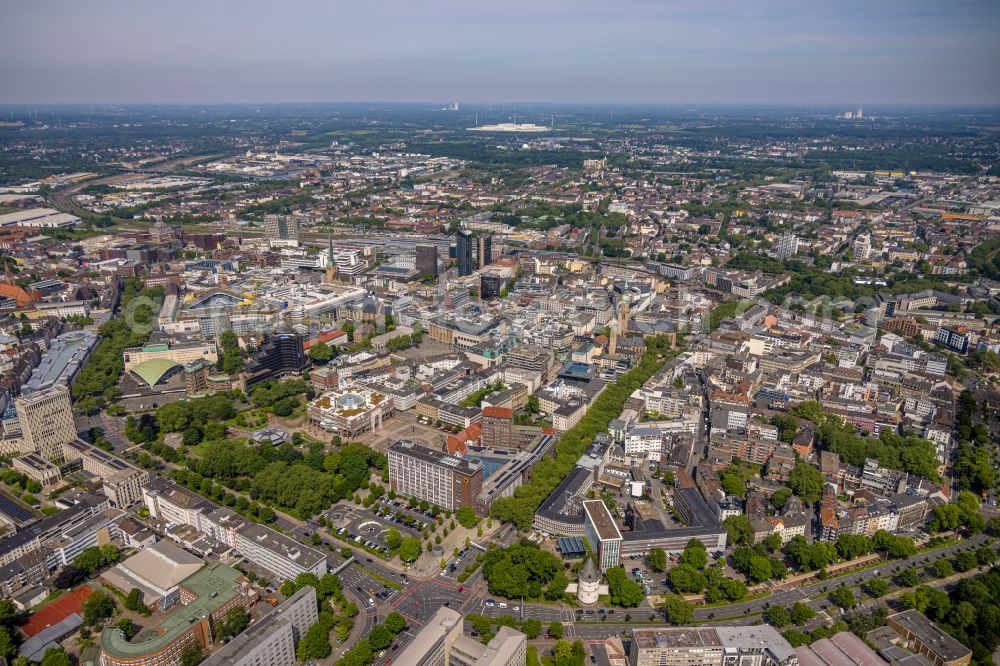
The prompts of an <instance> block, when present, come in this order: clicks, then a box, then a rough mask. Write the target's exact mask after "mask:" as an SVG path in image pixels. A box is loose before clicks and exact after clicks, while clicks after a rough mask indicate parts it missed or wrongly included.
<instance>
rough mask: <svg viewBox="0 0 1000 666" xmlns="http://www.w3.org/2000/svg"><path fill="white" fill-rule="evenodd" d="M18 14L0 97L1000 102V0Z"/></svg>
mask: <svg viewBox="0 0 1000 666" xmlns="http://www.w3.org/2000/svg"><path fill="white" fill-rule="evenodd" d="M7 18H8V20H7V21H5V27H4V28H0V35H2V36H3V39H2V40H0V55H2V57H3V59H4V61H6V62H8V63H17V66H16V67H10V68H8V71H7V72H6V75H5V77H4V79H5V92H4V94H3V95H2V96H0V102H3V103H28V104H44V103H100V102H109V103H195V104H197V103H237V102H242V103H283V102H310V103H314V102H315V103H318V102H351V101H355V102H358V101H361V102H381V101H387V102H428V103H431V102H433V103H442V102H447V101H450V100H462V101H463V102H469V103H478V102H483V103H485V102H489V101H493V102H495V103H501V102H502V101H507V102H509V103H516V102H518V101H522V102H523V101H537V102H565V103H636V104H698V103H701V104H719V103H723V104H805V105H811V104H831V103H837V104H843V105H845V107H846V108H850V107H851V106H859V105H863V106H872V105H877V104H947V105H994V104H997V103H1000V73H998V71H1000V70H998V69H997V68H996V67H995V64H996V63H997V62H998V61H1000V46H997V44H996V41H995V40H993V39H991V37H992V34H991V33H992V31H993V28H994V27H995V26H996V25H997V22H998V19H1000V8H998V7H997V6H996V5H995V4H993V3H988V2H980V1H977V0H966V1H963V2H957V3H950V4H949V5H947V6H943V5H938V4H931V3H929V2H923V1H921V2H915V3H907V4H905V5H903V4H902V3H890V5H889V6H885V5H878V6H871V5H869V4H867V3H860V2H847V3H841V4H840V5H838V6H836V7H803V6H801V5H800V4H791V3H788V2H784V1H783V0H782V1H774V2H766V3H756V4H754V5H753V6H752V7H746V6H743V5H738V4H735V3H728V2H713V3H699V4H698V5H688V4H681V5H671V6H659V5H658V4H655V3H635V4H632V5H629V6H628V7H626V8H624V9H623V8H621V7H615V8H612V7H609V6H606V5H604V4H603V3H596V2H587V3H583V4H582V5H579V4H574V5H570V4H567V3H562V2H556V3H542V4H529V3H521V2H517V3H513V4H508V5H505V6H504V8H503V11H498V10H497V9H496V8H492V7H490V8H487V7H461V8H456V7H452V6H450V5H449V4H448V3H430V4H427V3H422V4H421V5H420V6H419V7H418V6H411V5H408V4H405V3H398V4H397V3H388V4H386V3H383V4H380V5H379V11H378V12H375V11H373V10H371V9H369V8H367V7H355V6H351V7H333V6H326V5H323V4H320V3H314V2H295V3H292V4H291V5H283V6H282V7H281V9H280V11H279V9H278V8H271V7H267V6H264V5H262V4H256V3H251V4H250V5H249V6H246V5H244V4H234V3H228V2H219V3H212V4H211V5H209V6H201V5H195V4H193V3H189V2H178V3H170V4H169V5H159V6H155V7H153V6H138V7H136V6H133V5H131V4H128V5H126V4H124V3H106V4H102V5H101V6H99V7H86V8H84V7H82V6H77V5H74V4H73V3H63V2H58V3H55V4H54V5H53V4H47V5H45V8H44V9H39V8H38V7H37V6H31V5H25V6H17V7H12V8H10V9H8V11H7ZM39 35H45V36H46V42H47V43H46V48H44V49H37V46H36V45H35V42H36V40H37V39H38V36H39ZM26 53H32V56H31V57H30V58H27V57H25V55H24V54H26Z"/></svg>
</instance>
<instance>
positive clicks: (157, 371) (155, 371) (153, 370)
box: [132, 358, 180, 386]
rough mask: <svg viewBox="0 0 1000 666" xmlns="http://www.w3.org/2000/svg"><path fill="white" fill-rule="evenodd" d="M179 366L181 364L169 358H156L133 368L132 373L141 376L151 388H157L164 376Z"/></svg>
mask: <svg viewBox="0 0 1000 666" xmlns="http://www.w3.org/2000/svg"><path fill="white" fill-rule="evenodd" d="M179 366H180V363H177V362H176V361H171V360H170V359H168V358H154V359H150V360H148V361H143V362H142V363H140V364H139V365H137V366H135V367H133V368H132V372H134V373H135V374H137V375H139V378H140V379H142V381H144V382H146V384H148V385H149V386H156V383H157V382H158V381H160V380H161V379H163V375H165V374H167V373H168V372H170V370H172V369H173V368H177V367H179Z"/></svg>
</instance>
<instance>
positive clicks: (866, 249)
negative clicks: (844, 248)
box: [852, 234, 872, 261]
mask: <svg viewBox="0 0 1000 666" xmlns="http://www.w3.org/2000/svg"><path fill="white" fill-rule="evenodd" d="M852 253H853V254H854V261H866V260H867V259H868V258H869V257H870V256H871V253H872V239H871V236H869V235H868V234H863V235H861V236H858V237H857V238H855V239H854V246H853V248H852Z"/></svg>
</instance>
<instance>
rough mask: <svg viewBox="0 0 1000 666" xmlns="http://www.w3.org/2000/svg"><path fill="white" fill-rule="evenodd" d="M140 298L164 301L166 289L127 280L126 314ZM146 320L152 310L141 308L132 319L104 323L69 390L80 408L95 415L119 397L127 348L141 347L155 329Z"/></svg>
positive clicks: (123, 308)
mask: <svg viewBox="0 0 1000 666" xmlns="http://www.w3.org/2000/svg"><path fill="white" fill-rule="evenodd" d="M137 296H143V297H145V298H149V299H157V298H158V299H160V300H162V299H163V287H150V288H143V285H142V280H140V279H139V278H133V277H130V278H126V279H125V282H124V287H123V290H122V298H121V307H122V310H123V311H126V312H127V311H128V309H129V305H130V304H131V302H132V301H133V300H134V299H135V298H136V297H137ZM146 317H149V318H150V319H151V318H152V313H151V311H150V308H149V306H148V305H140V306H139V307H137V308H135V309H134V311H133V316H132V317H131V319H130V318H129V317H119V318H117V319H112V320H110V321H107V322H105V323H104V324H101V327H100V328H99V329H98V332H99V333H100V335H101V341H100V342H98V343H97V346H96V347H95V348H94V351H93V352H91V354H90V357H89V358H88V359H87V363H86V364H85V365H84V366H83V369H82V370H80V373H79V374H78V375H77V376H76V379H74V380H73V385H72V386H71V388H70V391H71V393H72V395H73V399H74V400H76V401H77V404H76V408H77V409H79V410H80V411H82V412H86V413H88V414H93V413H95V412H97V411H98V410H100V409H101V408H102V407H104V406H105V405H107V404H108V403H109V402H111V401H113V400H114V399H115V398H116V397H117V396H118V388H117V387H116V386H115V384H116V382H117V381H118V376H119V375H120V374H121V373H122V369H123V368H124V361H123V360H122V352H124V351H125V348H126V347H140V346H142V345H144V344H145V343H146V340H147V339H148V338H149V333H150V331H151V330H152V328H151V327H149V326H148V324H146V323H144V322H143V321H141V320H144V319H145V318H146Z"/></svg>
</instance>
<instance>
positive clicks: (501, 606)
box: [498, 601, 507, 608]
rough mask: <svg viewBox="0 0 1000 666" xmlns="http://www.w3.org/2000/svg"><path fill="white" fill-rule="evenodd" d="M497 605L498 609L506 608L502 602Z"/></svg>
mask: <svg viewBox="0 0 1000 666" xmlns="http://www.w3.org/2000/svg"><path fill="white" fill-rule="evenodd" d="M498 605H499V606H500V608H507V604H505V603H503V602H502V601H501V602H500V603H499V604H498Z"/></svg>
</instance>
